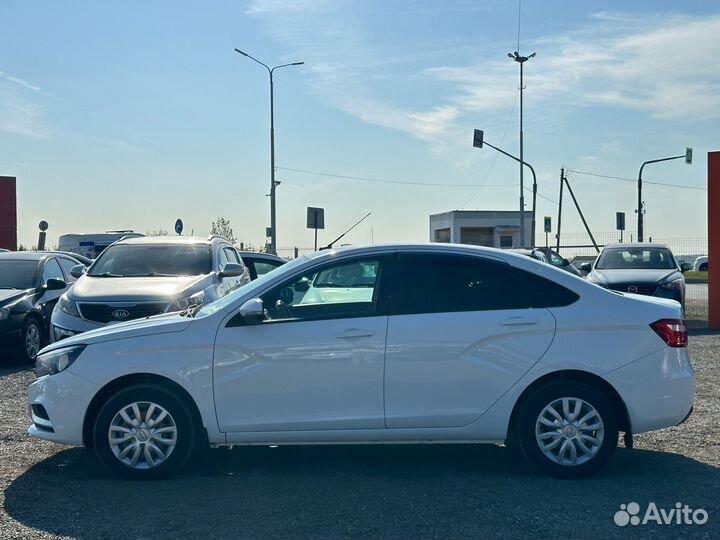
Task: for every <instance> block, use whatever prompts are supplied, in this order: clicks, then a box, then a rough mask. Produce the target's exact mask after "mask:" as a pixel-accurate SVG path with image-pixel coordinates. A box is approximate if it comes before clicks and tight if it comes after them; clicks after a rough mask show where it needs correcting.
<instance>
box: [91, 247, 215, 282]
mask: <svg viewBox="0 0 720 540" xmlns="http://www.w3.org/2000/svg"><path fill="white" fill-rule="evenodd" d="M211 271H212V257H211V253H210V246H208V245H205V244H155V245H133V244H119V245H115V246H111V247H109V248H107V249H106V250H105V251H104V252H103V253H102V255H100V257H99V258H98V259H97V260H96V261H95V264H93V265H92V267H91V268H90V271H89V272H88V275H89V276H96V277H144V276H149V277H159V276H199V275H202V274H209V273H210V272H211Z"/></svg>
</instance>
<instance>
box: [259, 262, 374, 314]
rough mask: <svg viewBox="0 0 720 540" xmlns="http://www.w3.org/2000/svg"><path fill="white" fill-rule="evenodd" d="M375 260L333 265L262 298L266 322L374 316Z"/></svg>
mask: <svg viewBox="0 0 720 540" xmlns="http://www.w3.org/2000/svg"><path fill="white" fill-rule="evenodd" d="M379 274H380V261H379V260H378V259H363V260H356V261H351V262H342V263H335V264H332V265H329V266H325V267H323V268H322V269H320V270H319V271H317V270H316V271H313V272H311V273H308V274H305V275H303V276H301V277H299V278H295V279H293V280H292V281H291V282H286V283H284V284H282V285H280V286H278V287H275V288H274V289H272V290H270V291H269V292H267V293H265V294H264V295H263V296H261V299H262V301H263V305H264V307H265V315H266V318H267V321H279V320H288V321H289V320H317V319H338V318H351V317H368V316H372V315H374V314H375V306H376V301H377V299H376V291H377V288H378V278H379Z"/></svg>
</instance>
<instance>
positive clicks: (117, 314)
mask: <svg viewBox="0 0 720 540" xmlns="http://www.w3.org/2000/svg"><path fill="white" fill-rule="evenodd" d="M112 316H113V319H127V318H128V317H129V316H130V312H129V311H128V310H127V309H116V310H115V311H113V312H112Z"/></svg>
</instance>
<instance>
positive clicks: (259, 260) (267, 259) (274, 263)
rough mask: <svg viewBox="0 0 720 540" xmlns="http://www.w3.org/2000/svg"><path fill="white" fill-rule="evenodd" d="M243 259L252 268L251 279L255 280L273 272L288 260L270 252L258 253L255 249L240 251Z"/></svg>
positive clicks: (249, 268)
mask: <svg viewBox="0 0 720 540" xmlns="http://www.w3.org/2000/svg"><path fill="white" fill-rule="evenodd" d="M238 253H239V254H240V257H241V258H242V261H243V262H244V263H245V265H246V266H247V267H248V270H250V279H252V280H255V279H257V278H259V277H260V276H264V275H265V274H267V273H268V272H272V271H273V270H275V269H276V268H279V267H280V266H282V265H283V264H285V263H286V262H287V260H285V259H283V258H282V257H278V256H277V255H272V254H270V253H256V252H254V251H240V252H238Z"/></svg>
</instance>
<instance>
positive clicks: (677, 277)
mask: <svg viewBox="0 0 720 540" xmlns="http://www.w3.org/2000/svg"><path fill="white" fill-rule="evenodd" d="M690 268H692V265H690V264H686V263H683V264H682V265H680V264H678V262H677V261H676V260H675V257H674V256H673V254H672V251H670V248H668V247H667V246H666V245H665V244H657V243H648V242H646V243H636V244H610V245H608V246H605V248H603V250H602V251H601V252H600V255H599V256H598V258H597V259H596V260H595V263H593V264H591V263H584V264H583V265H582V266H581V269H583V270H585V271H588V272H589V274H588V276H587V279H588V280H589V281H592V282H593V283H596V284H597V285H600V286H601V287H605V288H606V289H611V290H614V291H618V292H623V293H631V294H643V295H646V296H657V297H660V298H670V299H672V300H676V301H678V302H680V304H681V305H683V306H684V305H685V278H684V277H683V272H686V271H687V270H689V269H690Z"/></svg>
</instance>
